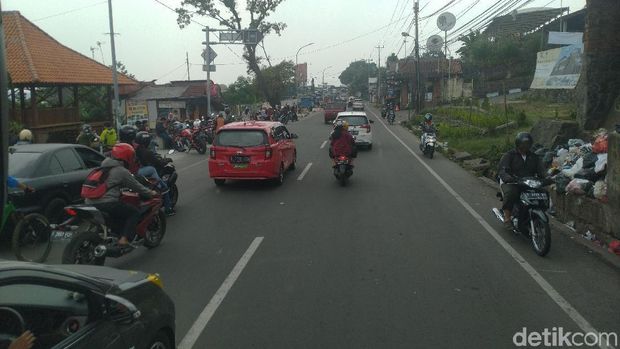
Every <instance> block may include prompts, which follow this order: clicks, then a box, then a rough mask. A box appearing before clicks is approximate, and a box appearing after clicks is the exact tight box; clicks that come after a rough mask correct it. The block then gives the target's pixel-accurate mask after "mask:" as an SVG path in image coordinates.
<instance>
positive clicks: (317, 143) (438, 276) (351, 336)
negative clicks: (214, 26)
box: [51, 110, 620, 348]
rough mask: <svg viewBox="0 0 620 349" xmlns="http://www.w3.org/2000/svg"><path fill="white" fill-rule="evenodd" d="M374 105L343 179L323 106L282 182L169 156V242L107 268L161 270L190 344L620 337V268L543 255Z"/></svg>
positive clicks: (180, 331)
mask: <svg viewBox="0 0 620 349" xmlns="http://www.w3.org/2000/svg"><path fill="white" fill-rule="evenodd" d="M372 112H373V110H371V111H370V113H371V117H372V118H374V119H375V120H376V122H375V123H374V124H373V126H372V127H373V128H372V131H373V136H374V149H373V150H372V151H360V154H359V156H358V158H357V160H356V163H355V164H356V167H355V170H354V175H353V177H352V178H351V181H350V183H349V186H347V187H344V188H343V187H340V186H339V185H338V183H337V182H336V180H335V179H334V178H333V176H332V174H331V166H330V159H329V158H328V156H327V146H325V148H321V146H322V145H323V143H324V141H325V140H326V139H327V137H328V135H329V132H330V127H329V126H327V125H324V124H323V122H322V114H321V113H320V112H315V113H312V114H311V115H310V116H309V117H308V118H305V119H303V120H301V121H299V122H297V123H294V124H290V126H289V129H291V130H292V132H295V133H297V134H299V139H298V140H297V147H298V169H297V170H295V171H293V172H290V173H288V175H287V177H286V180H285V183H284V185H283V186H281V187H274V186H272V185H270V184H266V183H260V182H250V183H248V182H234V183H230V184H227V185H226V186H225V187H223V188H219V187H216V186H215V185H214V183H213V182H212V181H211V180H210V179H209V177H208V168H207V162H206V157H205V156H201V155H198V154H196V153H191V154H175V163H176V165H177V169H180V179H179V187H180V200H179V204H178V206H177V211H178V214H177V215H176V216H175V217H172V218H170V219H169V220H168V231H167V235H166V237H165V239H164V242H163V243H162V245H161V246H160V247H158V248H156V249H153V250H150V251H146V250H139V251H135V252H134V253H132V254H130V255H128V256H126V257H123V258H121V259H118V260H110V259H109V260H108V262H107V265H110V266H114V267H118V268H126V269H137V270H144V271H147V272H157V273H159V274H160V275H161V276H162V278H163V281H164V288H165V289H166V291H167V292H168V293H169V294H170V295H171V297H172V298H173V300H174V301H175V304H176V311H177V329H176V330H177V343H178V344H179V343H180V344H181V345H180V348H190V347H193V348H412V347H414V348H512V347H514V345H513V342H512V340H513V335H514V334H515V333H516V332H517V331H521V330H522V328H523V327H526V328H527V329H528V331H540V332H542V331H543V330H544V329H545V328H548V329H552V328H553V327H556V328H558V327H563V329H564V330H565V331H581V332H584V331H585V330H587V329H590V328H593V329H596V330H598V331H601V332H610V331H615V332H616V333H618V332H620V312H618V305H619V304H620V272H619V271H618V270H617V269H615V268H613V267H612V266H610V265H608V264H606V263H605V262H603V261H602V260H601V259H600V258H599V257H597V256H595V255H593V254H591V253H589V252H588V250H587V249H586V248H584V247H582V246H580V245H577V244H575V243H574V242H572V241H570V239H569V238H566V237H565V236H563V235H561V234H558V233H554V234H553V243H552V248H551V252H550V253H549V255H548V256H547V257H545V258H540V257H538V256H536V255H535V254H534V252H533V251H532V250H531V248H530V246H529V244H528V242H527V241H526V240H524V239H523V238H521V237H519V236H515V235H513V234H511V233H507V232H505V231H503V230H502V227H501V224H500V223H499V222H495V219H494V218H493V217H492V216H491V213H490V209H491V208H492V207H493V206H495V205H497V204H498V202H497V199H496V198H495V192H493V190H492V189H490V188H488V187H487V186H485V185H483V184H482V183H481V182H480V181H479V179H477V178H475V177H473V176H472V175H470V174H469V173H468V172H466V171H464V170H463V169H461V168H460V167H458V166H457V165H455V164H454V163H452V162H450V161H449V160H447V159H445V158H443V157H442V156H441V155H437V156H436V157H435V158H434V159H432V160H429V159H425V158H418V157H416V156H414V155H413V154H412V152H410V151H409V150H408V149H407V147H409V148H410V149H412V150H413V153H415V154H419V151H417V149H418V148H417V140H416V139H415V137H414V136H412V135H411V134H410V133H409V132H407V131H406V130H405V129H403V128H402V127H400V126H397V125H394V126H386V125H384V124H383V123H382V122H381V121H380V120H378V119H377V118H376V116H372ZM374 112H376V111H374ZM379 119H380V118H379ZM310 163H311V164H312V165H310V167H309V169H307V170H306V171H304V169H306V168H307V166H308V164H310ZM423 164H427V166H428V167H426V166H425V165H423ZM302 171H303V172H305V173H304V175H303V176H302ZM431 171H432V172H431ZM433 173H434V174H433ZM435 175H436V176H435ZM300 177H303V178H300ZM60 248H61V247H60V246H56V247H55V252H54V256H53V258H52V260H51V261H52V262H54V261H55V259H56V258H57V257H58V250H59V249H60ZM589 326H590V327H589ZM190 329H191V330H190ZM192 345H193V346H192Z"/></svg>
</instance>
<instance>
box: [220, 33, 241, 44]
mask: <svg viewBox="0 0 620 349" xmlns="http://www.w3.org/2000/svg"><path fill="white" fill-rule="evenodd" d="M220 41H229V42H235V41H243V34H242V32H240V31H226V32H224V31H223V32H220Z"/></svg>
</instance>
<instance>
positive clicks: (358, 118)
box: [338, 115, 368, 126]
mask: <svg viewBox="0 0 620 349" xmlns="http://www.w3.org/2000/svg"><path fill="white" fill-rule="evenodd" d="M338 120H345V121H346V122H347V123H349V126H360V125H366V124H367V123H368V118H367V117H365V116H363V115H351V116H340V117H338Z"/></svg>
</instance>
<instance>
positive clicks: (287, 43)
mask: <svg viewBox="0 0 620 349" xmlns="http://www.w3.org/2000/svg"><path fill="white" fill-rule="evenodd" d="M160 1H161V2H163V3H165V4H167V5H168V6H170V7H172V8H175V7H178V6H179V4H180V2H181V1H180V0H160ZM452 1H453V3H452V5H451V6H450V7H449V8H447V10H448V11H450V12H452V13H454V14H455V15H457V23H456V26H455V28H454V29H457V28H459V26H461V25H464V24H466V23H467V22H468V21H470V20H472V19H474V18H476V17H478V16H480V14H481V13H483V12H484V11H485V10H487V9H488V8H489V7H490V6H491V5H493V4H495V3H496V2H497V0H452ZM504 1H505V0H504ZM0 2H1V3H2V9H3V10H4V11H7V10H18V11H20V12H21V13H22V15H24V16H25V17H26V18H28V19H29V20H30V21H32V22H34V23H35V24H36V25H37V26H39V27H40V28H41V29H43V30H45V31H46V32H48V33H49V34H50V35H51V36H53V37H54V38H55V39H56V40H58V41H59V42H61V43H62V44H64V45H66V46H69V47H70V48H72V49H74V50H76V51H78V52H80V53H82V54H84V55H87V56H89V57H91V56H92V51H91V47H94V48H95V51H94V57H95V59H97V60H98V61H100V62H101V61H102V60H104V61H105V63H106V64H108V65H109V64H110V62H111V58H110V57H111V56H110V38H109V35H106V34H105V33H109V31H110V30H109V24H108V7H107V1H105V0H54V1H51V0H1V1H0ZM240 2H241V3H242V4H245V1H244V0H241V1H240ZM449 2H450V0H420V8H421V12H420V17H421V18H422V20H421V22H420V45H421V46H423V45H424V44H425V42H426V39H427V38H428V37H429V36H430V35H432V34H437V33H438V32H439V30H438V29H437V25H436V23H437V16H438V14H437V15H435V16H431V17H428V18H426V16H429V15H431V14H433V13H434V12H436V11H437V10H438V9H440V8H442V7H443V6H444V5H446V4H448V3H449ZM521 2H522V3H523V2H526V0H521ZM561 3H562V5H563V6H564V7H570V11H571V12H574V11H577V10H580V9H581V8H583V7H584V5H585V0H554V1H551V0H530V1H529V2H528V3H527V5H526V6H525V7H524V8H530V7H541V6H548V7H560V4H561ZM472 5H473V7H472ZM113 6H114V29H115V31H116V32H117V33H119V35H118V36H117V37H116V56H117V59H118V60H120V61H122V62H123V63H124V64H125V65H126V66H127V69H128V70H129V72H130V73H133V74H135V75H136V77H137V78H138V79H140V80H153V79H157V82H158V83H165V82H168V81H170V80H184V79H187V68H186V66H185V53H186V52H188V54H189V61H190V64H191V65H190V71H189V74H190V77H191V78H192V79H204V78H206V73H204V72H203V71H202V58H201V57H200V53H201V52H202V49H203V46H202V41H204V33H203V32H202V31H201V29H202V27H201V26H200V25H198V24H191V25H189V26H188V27H186V28H184V29H180V28H179V26H178V25H177V23H176V18H177V16H176V13H174V12H173V11H171V10H169V9H167V8H166V7H164V6H163V5H161V4H158V3H157V2H156V1H155V0H113ZM244 7H245V6H244ZM412 8H413V0H311V1H310V0H285V1H284V3H283V4H282V5H280V7H279V8H278V10H277V12H276V13H275V15H273V16H272V17H270V19H271V20H273V21H283V22H286V23H287V24H288V27H287V28H286V29H285V31H284V32H283V33H282V36H280V37H278V36H277V35H270V36H268V37H267V38H266V39H265V41H264V43H265V48H266V50H267V53H268V54H269V56H270V57H271V60H272V63H277V62H279V61H281V60H282V59H283V58H287V59H290V60H293V61H294V60H295V52H297V49H299V47H301V46H303V45H305V44H307V43H311V42H313V43H314V44H313V45H311V46H309V47H307V48H304V49H303V50H302V51H301V52H300V54H299V63H302V62H307V63H308V65H309V66H308V75H309V79H310V78H311V77H315V78H316V79H317V80H316V83H317V84H318V83H321V79H322V72H323V71H324V70H325V69H326V68H327V69H326V70H325V82H326V83H330V84H339V81H338V75H339V74H340V72H341V71H342V70H344V69H345V68H346V67H347V66H348V65H349V63H350V62H352V61H354V60H358V59H369V58H370V59H373V60H374V61H377V54H378V52H377V51H378V50H377V49H375V48H374V47H375V46H377V45H379V44H381V45H383V46H384V48H383V49H382V51H381V56H382V57H381V60H382V61H383V62H385V57H387V55H388V54H389V53H391V52H398V51H399V50H400V53H399V57H400V58H402V57H404V56H405V49H404V47H403V46H404V45H403V37H402V36H401V32H403V31H406V30H407V28H408V27H409V26H410V24H411V23H412V21H411V18H412V12H413V10H412ZM467 9H469V11H467V12H465V11H466V10H467ZM195 20H196V21H197V22H200V23H201V24H204V25H210V26H211V27H212V28H217V27H218V25H217V23H216V22H215V21H214V20H209V19H207V18H195ZM244 24H245V25H247V21H246V22H245V23H244ZM467 28H469V26H467ZM410 33H411V34H412V35H413V33H414V30H413V29H411V31H410ZM448 35H450V32H448ZM98 41H99V42H101V49H102V51H103V52H101V50H99V46H98V45H97V42H98ZM412 48H413V44H412V43H411V40H409V42H408V43H407V50H408V51H411V49H412ZM456 48H458V43H454V44H452V45H451V46H450V51H454V50H455V49H456ZM214 49H215V51H216V52H217V54H218V56H217V58H216V60H215V64H216V65H217V72H215V73H213V74H212V75H211V78H212V79H213V80H214V81H215V82H216V83H223V84H229V83H231V82H233V81H234V80H236V78H237V76H239V75H246V66H245V64H244V63H243V61H242V59H241V54H242V46H240V45H229V46H224V45H217V46H214ZM260 52H262V51H260ZM328 67H331V68H328Z"/></svg>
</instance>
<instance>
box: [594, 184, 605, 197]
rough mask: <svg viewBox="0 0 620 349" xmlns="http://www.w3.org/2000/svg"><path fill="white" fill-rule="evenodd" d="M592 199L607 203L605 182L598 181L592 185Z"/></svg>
mask: <svg viewBox="0 0 620 349" xmlns="http://www.w3.org/2000/svg"><path fill="white" fill-rule="evenodd" d="M594 198H595V199H597V200H601V201H605V202H606V201H607V182H605V181H603V180H600V181H596V183H594Z"/></svg>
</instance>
